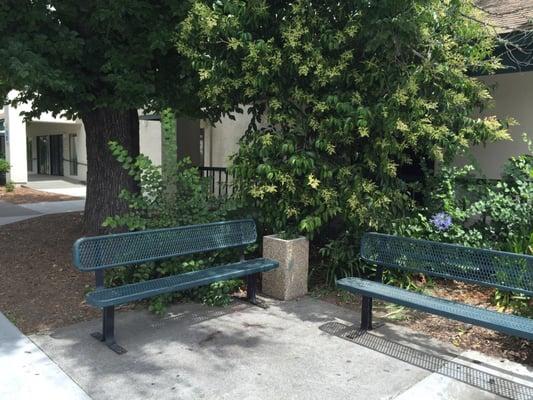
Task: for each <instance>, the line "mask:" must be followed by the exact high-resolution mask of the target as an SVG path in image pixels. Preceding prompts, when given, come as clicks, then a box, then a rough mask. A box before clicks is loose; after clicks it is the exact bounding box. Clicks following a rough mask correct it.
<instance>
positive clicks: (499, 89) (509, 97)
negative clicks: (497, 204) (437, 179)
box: [457, 71, 533, 179]
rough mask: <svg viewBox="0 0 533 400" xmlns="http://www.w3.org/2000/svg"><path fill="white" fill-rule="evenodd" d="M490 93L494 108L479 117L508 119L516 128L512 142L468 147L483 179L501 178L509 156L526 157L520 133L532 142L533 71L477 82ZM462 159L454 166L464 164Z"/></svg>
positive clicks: (526, 149)
mask: <svg viewBox="0 0 533 400" xmlns="http://www.w3.org/2000/svg"><path fill="white" fill-rule="evenodd" d="M479 79H481V80H482V81H484V82H485V83H487V85H489V86H490V87H491V88H492V89H491V91H492V95H493V97H494V106H493V107H492V108H490V109H488V110H486V111H485V112H484V113H483V115H487V116H488V115H496V116H497V117H498V118H507V117H512V118H514V119H515V120H517V121H518V123H519V125H517V126H514V127H511V129H510V133H511V136H512V139H513V140H512V141H502V142H497V143H489V144H487V145H479V146H473V147H472V155H473V156H474V158H475V160H476V161H477V163H478V165H479V166H480V168H481V170H482V171H483V173H484V174H485V175H486V177H487V178H490V179H498V178H500V177H501V172H502V166H503V164H504V163H505V162H506V161H507V160H508V159H509V158H510V157H512V156H516V155H520V154H524V153H528V148H527V145H526V144H525V143H524V141H523V140H522V135H523V133H527V135H528V136H529V138H530V139H533V71H529V72H516V73H511V74H499V75H492V76H484V77H481V78H479ZM467 162H468V161H467V159H466V158H460V159H458V160H457V165H464V164H465V163H467Z"/></svg>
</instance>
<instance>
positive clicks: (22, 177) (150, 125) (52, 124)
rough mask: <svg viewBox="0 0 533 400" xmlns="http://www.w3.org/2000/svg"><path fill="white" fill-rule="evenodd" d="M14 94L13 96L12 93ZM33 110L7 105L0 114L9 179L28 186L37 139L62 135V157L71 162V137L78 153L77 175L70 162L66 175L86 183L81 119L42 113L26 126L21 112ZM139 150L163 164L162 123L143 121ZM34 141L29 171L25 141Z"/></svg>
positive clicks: (64, 170) (83, 132) (32, 171)
mask: <svg viewBox="0 0 533 400" xmlns="http://www.w3.org/2000/svg"><path fill="white" fill-rule="evenodd" d="M12 95H14V94H12ZM29 109H30V105H28V104H23V105H21V106H19V107H17V108H13V107H9V106H5V107H4V108H3V109H2V110H1V113H2V115H3V117H2V118H4V119H5V125H6V130H7V140H6V156H7V159H8V161H9V163H10V165H11V171H10V173H9V174H8V176H7V179H8V180H9V181H11V182H13V183H16V184H19V183H26V182H27V181H28V173H30V174H34V173H37V140H36V137H37V136H40V135H59V134H61V135H63V158H64V159H65V160H69V135H70V134H76V153H77V159H78V174H77V175H71V174H70V165H69V162H68V161H64V162H63V172H64V176H67V177H71V178H74V179H78V180H82V181H85V180H86V178H87V151H86V143H85V129H84V127H83V123H82V122H81V121H80V120H76V121H72V120H67V119H65V118H60V117H53V116H52V115H51V114H49V113H46V114H42V115H41V116H40V118H38V119H35V120H32V121H31V122H28V123H25V122H24V121H23V117H22V116H20V113H21V112H22V111H27V110H29ZM139 128H140V132H139V135H140V139H139V144H140V151H141V153H143V154H145V155H147V156H148V157H150V158H151V159H152V161H153V162H154V163H155V164H156V165H160V164H161V123H160V122H159V121H140V123H139ZM27 137H28V138H31V139H32V140H31V146H32V158H33V160H32V168H31V171H30V172H29V171H28V168H27V167H28V165H27V157H26V155H27V149H26V143H27V142H26V138H27Z"/></svg>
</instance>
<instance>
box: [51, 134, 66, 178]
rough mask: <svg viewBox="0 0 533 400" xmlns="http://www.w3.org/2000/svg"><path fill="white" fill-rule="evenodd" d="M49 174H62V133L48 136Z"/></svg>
mask: <svg viewBox="0 0 533 400" xmlns="http://www.w3.org/2000/svg"><path fill="white" fill-rule="evenodd" d="M50 175H61V176H62V175H63V135H52V136H50Z"/></svg>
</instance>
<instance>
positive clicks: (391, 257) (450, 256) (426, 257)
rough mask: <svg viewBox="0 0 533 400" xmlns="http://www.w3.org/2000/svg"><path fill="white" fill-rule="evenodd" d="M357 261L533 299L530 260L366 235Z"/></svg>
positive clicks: (527, 257)
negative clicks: (513, 293) (360, 260)
mask: <svg viewBox="0 0 533 400" xmlns="http://www.w3.org/2000/svg"><path fill="white" fill-rule="evenodd" d="M361 258H362V259H363V260H364V261H365V262H368V263H371V264H376V265H378V266H381V267H384V268H394V269H399V270H404V271H409V272H421V273H425V274H428V275H433V276H436V277H441V278H446V279H454V280H459V281H464V282H471V283H476V284H480V285H485V286H491V287H496V288H500V289H504V290H510V291H513V292H520V293H524V294H526V295H530V296H531V295H533V256H528V255H525V254H515V253H506V252H502V251H495V250H486V249H476V248H472V247H464V246H459V245H455V244H448V243H439V242H431V241H428V240H420V239H412V238H405V237H399V236H392V235H385V234H381V233H366V234H365V235H363V239H362V241H361Z"/></svg>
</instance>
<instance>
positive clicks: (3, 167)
mask: <svg viewBox="0 0 533 400" xmlns="http://www.w3.org/2000/svg"><path fill="white" fill-rule="evenodd" d="M10 167H11V166H10V165H9V163H8V162H7V160H5V159H4V158H0V174H5V173H6V172H9V169H10Z"/></svg>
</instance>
